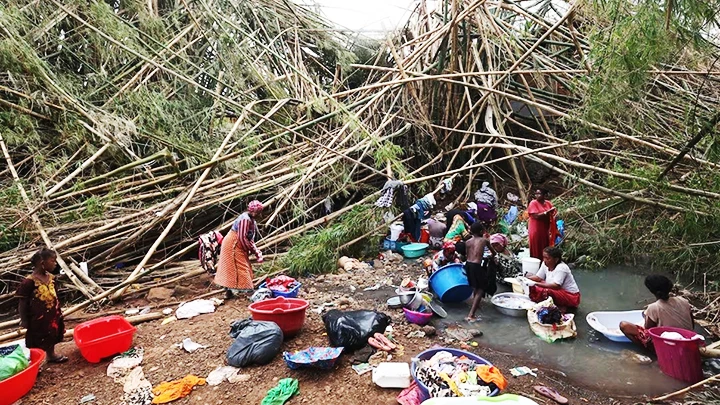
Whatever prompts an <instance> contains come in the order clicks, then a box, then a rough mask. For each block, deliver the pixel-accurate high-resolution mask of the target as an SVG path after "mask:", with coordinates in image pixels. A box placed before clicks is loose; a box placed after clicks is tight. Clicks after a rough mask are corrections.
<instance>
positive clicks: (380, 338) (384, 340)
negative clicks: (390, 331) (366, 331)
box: [373, 333, 397, 350]
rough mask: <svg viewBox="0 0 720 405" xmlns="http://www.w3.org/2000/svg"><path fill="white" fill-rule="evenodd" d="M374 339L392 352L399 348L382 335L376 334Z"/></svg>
mask: <svg viewBox="0 0 720 405" xmlns="http://www.w3.org/2000/svg"><path fill="white" fill-rule="evenodd" d="M373 337H374V338H375V339H377V341H378V342H380V343H381V344H383V345H385V346H387V347H389V348H390V350H395V349H396V348H397V346H395V344H394V343H393V342H391V341H390V339H388V338H386V337H385V335H383V334H382V333H376V334H375V335H373Z"/></svg>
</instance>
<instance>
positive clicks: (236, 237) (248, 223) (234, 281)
mask: <svg viewBox="0 0 720 405" xmlns="http://www.w3.org/2000/svg"><path fill="white" fill-rule="evenodd" d="M263 208H264V207H263V204H262V203H261V202H260V201H257V200H253V201H251V202H250V204H248V208H247V211H246V212H243V213H242V214H240V216H239V217H238V218H237V219H236V220H235V222H233V224H232V228H231V229H230V232H228V234H227V235H226V236H225V238H224V239H223V243H222V247H221V248H220V261H219V263H218V266H217V274H216V275H215V284H217V285H219V286H222V287H225V296H226V297H227V298H233V297H234V296H235V295H234V293H233V290H241V291H252V289H253V281H252V280H253V269H252V266H251V265H250V255H251V254H254V255H255V257H256V258H257V262H258V263H262V262H263V256H262V252H260V249H258V248H257V246H255V239H256V238H257V236H258V230H257V223H256V222H255V217H256V216H257V215H259V214H260V213H261V212H262V210H263Z"/></svg>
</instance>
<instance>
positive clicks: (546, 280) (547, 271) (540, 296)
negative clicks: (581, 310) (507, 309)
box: [526, 247, 580, 308]
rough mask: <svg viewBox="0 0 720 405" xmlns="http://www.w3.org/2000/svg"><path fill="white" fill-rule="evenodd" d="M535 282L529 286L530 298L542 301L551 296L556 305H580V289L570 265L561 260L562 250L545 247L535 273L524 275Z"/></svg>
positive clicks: (574, 306) (571, 306)
mask: <svg viewBox="0 0 720 405" xmlns="http://www.w3.org/2000/svg"><path fill="white" fill-rule="evenodd" d="M526 277H527V278H529V279H530V280H532V281H535V284H534V285H532V286H530V299H531V300H533V301H534V302H542V301H544V300H546V299H548V297H552V299H553V303H555V305H557V306H558V307H561V308H562V307H565V308H577V307H578V306H579V305H580V289H579V288H578V285H577V283H576V282H575V277H573V275H572V272H571V271H570V267H568V265H567V264H566V263H565V262H563V260H562V250H560V248H557V247H546V248H545V249H544V250H543V264H542V266H540V271H538V273H537V274H535V275H526Z"/></svg>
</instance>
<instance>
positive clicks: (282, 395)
mask: <svg viewBox="0 0 720 405" xmlns="http://www.w3.org/2000/svg"><path fill="white" fill-rule="evenodd" d="M299 392H300V390H299V389H298V380H296V379H294V378H283V379H282V380H280V382H278V385H277V386H275V387H273V388H270V391H268V392H267V395H266V396H265V398H263V400H262V402H260V405H283V404H284V403H285V402H287V400H288V399H290V397H292V396H293V395H295V394H297V393H299Z"/></svg>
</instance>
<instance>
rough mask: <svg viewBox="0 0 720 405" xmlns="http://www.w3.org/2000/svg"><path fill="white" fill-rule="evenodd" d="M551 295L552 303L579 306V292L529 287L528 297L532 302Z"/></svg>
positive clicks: (571, 306)
mask: <svg viewBox="0 0 720 405" xmlns="http://www.w3.org/2000/svg"><path fill="white" fill-rule="evenodd" d="M548 297H552V299H553V303H554V304H555V305H557V306H558V307H567V308H577V307H579V306H580V293H579V292H578V293H571V292H569V291H567V290H553V289H551V288H545V287H538V286H536V285H534V286H532V287H530V299H531V300H533V302H542V301H545V300H546V299H548Z"/></svg>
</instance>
